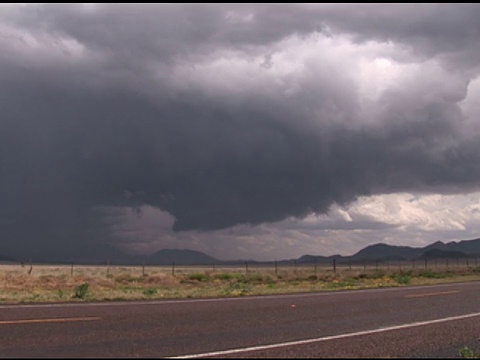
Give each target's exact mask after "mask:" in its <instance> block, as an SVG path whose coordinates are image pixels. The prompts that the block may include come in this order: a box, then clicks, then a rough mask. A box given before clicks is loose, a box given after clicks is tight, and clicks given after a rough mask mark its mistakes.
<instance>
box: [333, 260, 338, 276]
mask: <svg viewBox="0 0 480 360" xmlns="http://www.w3.org/2000/svg"><path fill="white" fill-rule="evenodd" d="M335 260H336V259H335V258H333V273H336V272H337V262H336V261H335Z"/></svg>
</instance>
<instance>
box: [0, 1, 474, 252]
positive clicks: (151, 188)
mask: <svg viewBox="0 0 480 360" xmlns="http://www.w3.org/2000/svg"><path fill="white" fill-rule="evenodd" d="M360 9H361V11H362V12H363V14H364V15H363V16H360V15H361V14H362V12H360V13H359V12H358V11H360ZM390 9H391V10H390ZM430 9H433V10H432V11H433V13H434V14H437V15H438V18H439V19H438V20H440V19H446V20H445V21H446V24H447V25H448V26H447V28H448V29H449V30H448V31H444V32H445V34H444V35H442V34H443V32H440V33H438V32H436V29H437V25H435V24H436V23H435V22H434V21H433V19H432V16H433V15H432V12H431V11H430ZM449 9H451V11H450V10H449V11H447V8H442V7H439V8H436V7H434V8H427V7H426V6H421V7H420V13H423V12H425V13H426V15H425V16H421V15H418V13H416V11H417V9H415V8H410V7H408V6H394V7H393V8H390V7H378V8H377V7H374V6H373V5H371V6H363V7H362V6H360V7H358V6H356V5H355V6H354V5H352V9H347V8H346V7H345V6H341V7H340V8H336V7H331V6H324V7H322V6H320V7H318V8H317V7H310V6H303V7H302V6H294V5H255V6H254V5H218V6H216V5H195V4H193V5H176V4H172V5H150V4H148V5H138V6H133V5H121V4H120V5H114V6H113V5H112V6H110V5H95V6H94V8H93V9H90V8H85V6H83V5H68V6H67V5H45V6H28V7H24V8H18V9H17V8H15V9H9V10H5V11H4V12H3V15H2V17H0V25H2V27H1V31H2V35H1V36H0V46H1V48H2V49H3V50H4V51H3V52H2V53H1V54H0V196H1V203H0V226H1V229H2V240H1V241H2V243H1V244H2V247H3V249H5V251H6V252H8V253H12V254H21V253H27V252H29V253H30V254H31V255H30V256H46V255H47V254H48V255H49V256H52V257H53V255H52V254H56V256H57V255H58V256H60V254H63V255H64V256H65V254H68V256H74V255H77V256H79V252H80V251H87V252H89V251H92V249H95V250H96V251H97V252H98V253H100V252H101V248H100V245H99V244H101V243H107V242H109V241H111V240H112V238H111V234H110V233H109V226H110V225H111V221H115V219H116V217H115V214H113V213H110V211H112V210H111V209H112V207H122V206H128V207H140V206H142V205H151V206H154V207H157V208H159V209H162V210H164V211H167V212H169V213H170V214H171V215H173V216H174V217H175V219H176V220H175V223H174V230H178V231H181V230H190V229H196V230H213V229H221V228H227V227H230V226H233V225H236V224H242V223H245V224H260V223H263V222H274V221H279V220H282V219H285V218H288V217H291V216H293V217H302V216H306V215H308V214H310V213H312V212H313V213H325V212H326V211H327V210H328V208H329V207H330V205H331V204H333V203H338V204H347V203H348V202H350V201H352V200H354V199H355V198H356V197H357V196H359V195H367V194H373V193H382V192H392V191H397V190H403V189H422V190H428V189H437V190H438V189H441V191H444V192H448V191H457V189H458V188H464V187H466V186H467V187H470V188H474V187H476V186H478V185H479V180H480V169H479V164H480V162H479V160H480V159H479V155H478V154H479V153H480V152H479V151H478V150H480V149H479V145H477V144H479V143H480V142H479V141H478V136H470V137H469V138H464V137H463V136H462V135H461V132H460V131H459V128H461V122H462V113H461V110H460V108H459V106H458V104H457V102H458V101H459V100H461V99H462V97H463V96H465V92H466V87H467V85H468V80H469V78H468V77H466V76H465V75H464V74H462V73H460V74H459V78H460V83H461V84H463V86H464V88H465V89H464V90H463V93H462V91H460V92H459V94H460V95H458V94H454V95H453V97H452V98H449V97H448V91H446V92H445V91H442V90H441V89H440V90H439V89H437V88H436V87H435V83H434V82H432V84H433V85H431V86H426V87H424V88H421V87H419V88H417V85H418V84H417V83H415V82H412V83H410V84H409V83H408V82H407V83H406V85H405V84H404V85H403V87H400V88H397V89H396V90H392V91H390V92H385V93H384V94H383V95H382V97H381V98H380V100H379V101H378V103H379V107H378V110H377V111H376V112H375V114H374V115H372V116H373V117H374V118H375V122H374V124H373V125H372V124H370V123H362V121H360V120H359V119H357V114H358V113H359V111H360V108H359V105H358V99H357V97H358V95H357V93H356V89H355V86H352V81H353V80H352V79H351V78H350V77H349V75H348V74H343V72H342V69H340V70H332V69H326V67H325V66H324V65H323V64H320V65H318V64H307V65H306V66H304V67H305V70H304V71H305V73H304V75H302V76H299V78H298V83H299V84H300V85H299V88H300V90H299V91H298V92H297V93H296V95H293V96H290V97H288V98H287V97H282V96H280V95H279V94H280V91H278V92H275V91H274V90H275V89H273V90H272V91H273V92H271V93H269V92H264V91H262V90H261V89H259V88H255V87H253V88H252V89H248V86H246V88H247V89H246V91H244V92H240V93H239V94H238V95H237V96H236V95H235V94H234V93H228V92H225V93H222V92H221V91H220V92H219V93H215V94H217V95H218V96H212V95H211V94H210V93H208V91H206V90H207V89H208V88H209V86H210V85H209V84H208V83H207V84H204V86H203V87H202V86H197V87H195V86H193V85H191V86H186V87H184V88H179V87H178V86H175V81H174V80H175V79H172V78H173V77H174V75H175V74H176V73H175V71H176V69H177V68H176V67H177V66H179V64H180V65H182V66H185V67H186V68H187V67H188V66H191V67H195V66H197V65H198V64H205V63H207V64H208V63H209V60H210V59H211V60H212V61H213V59H214V54H216V53H218V52H222V51H237V52H241V53H242V54H247V55H245V56H247V57H249V56H250V57H251V56H266V57H267V58H268V54H271V53H272V51H273V50H271V49H270V47H271V46H273V45H274V44H276V43H278V42H279V41H282V40H283V39H286V38H288V37H289V36H297V37H298V38H299V39H301V38H302V36H307V35H308V34H311V33H315V32H317V33H318V32H322V31H324V30H325V29H326V27H325V26H327V27H329V26H330V27H332V29H334V28H335V27H338V28H340V29H345V30H342V31H347V32H355V33H356V34H357V36H358V38H359V39H361V40H367V39H369V38H372V39H375V40H379V41H383V40H396V39H397V38H398V39H399V41H400V42H402V43H406V44H409V45H411V46H413V47H414V48H415V49H417V48H416V46H417V45H418V44H419V38H422V39H423V40H422V41H420V43H421V45H422V48H423V45H425V44H424V43H425V42H429V41H430V40H429V39H430V38H431V36H433V37H434V38H433V40H432V41H431V42H429V45H430V49H433V50H432V51H431V53H434V52H435V51H436V50H434V49H438V48H442V49H445V48H446V46H447V45H446V44H450V43H451V42H453V41H454V40H455V36H459V37H461V38H462V39H463V35H464V34H463V33H462V32H461V31H460V33H459V34H458V35H455V34H456V33H455V31H456V28H455V27H454V26H453V25H451V26H450V25H449V24H457V23H462V24H463V22H462V21H463V19H466V21H467V24H472V26H468V28H469V29H471V30H472V29H478V27H475V26H477V25H478V24H477V23H476V22H475V21H474V18H473V15H472V13H473V12H476V11H477V9H478V7H476V6H471V7H470V6H464V7H462V6H459V7H455V6H453V5H452V6H450V7H449ZM370 10H372V11H373V12H374V13H375V14H377V15H378V16H377V17H374V20H373V22H371V21H368V24H369V25H368V26H367V24H366V23H365V17H368V18H369V16H368V15H366V13H368V11H370ZM396 11H400V13H401V14H402V15H406V14H414V15H415V14H416V15H415V16H416V18H414V20H413V25H412V26H413V30H412V29H411V28H410V27H409V26H410V25H409V24H408V21H411V20H408V19H407V18H406V19H403V20H398V21H397V22H396V23H392V22H391V21H390V20H391V19H392V18H393V14H394V13H395V12H396ZM412 16H413V15H412ZM424 19H426V20H425V21H423V20H424ZM357 20H358V24H357V25H358V26H356V23H355V21H357ZM403 21H405V22H403ZM347 28H348V29H347ZM406 28H408V29H410V30H404V29H406ZM422 29H425V32H424V33H422ZM325 31H326V30H325ZM472 31H473V30H472ZM467 40H468V39H467ZM467 40H465V41H464V42H463V43H458V42H457V43H456V44H455V46H454V48H451V49H450V48H448V49H447V50H448V51H450V50H451V51H455V50H458V49H459V48H462V47H467V45H468V44H469V42H468V41H467ZM272 44H273V45H272ZM442 44H443V45H442ZM462 44H463V45H462ZM461 50H462V51H463V50H464V49H463V48H462V49H461ZM418 51H423V50H420V49H418ZM414 52H415V51H414ZM268 59H269V61H272V59H271V58H268ZM232 66H233V67H232V72H235V71H236V69H235V67H234V65H232ZM264 71H268V66H267V68H266V69H264ZM332 71H333V74H335V76H330V75H331V74H332ZM335 71H337V73H335ZM218 76H221V75H218ZM272 84H273V83H272ZM267 85H268V84H267ZM242 86H244V87H245V85H241V84H239V85H238V87H239V91H240V90H245V89H243V88H242ZM408 86H412V87H413V88H412V90H411V89H408ZM461 87H462V86H460V88H461ZM431 92H433V95H436V97H435V96H433V97H430V98H425V95H426V94H429V93H431ZM272 94H273V95H272ZM462 94H463V95H462ZM312 109H313V110H312ZM318 109H320V110H321V111H320V112H319V111H318ZM102 209H107V210H102ZM108 209H110V210H108ZM83 248H86V249H87V250H81V249H83ZM26 249H28V251H26Z"/></svg>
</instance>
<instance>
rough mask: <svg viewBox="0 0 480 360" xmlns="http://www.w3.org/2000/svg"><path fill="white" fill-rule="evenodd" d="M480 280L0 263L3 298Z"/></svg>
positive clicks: (477, 270)
mask: <svg viewBox="0 0 480 360" xmlns="http://www.w3.org/2000/svg"><path fill="white" fill-rule="evenodd" d="M463 281H480V267H478V266H450V267H449V268H444V267H440V268H437V267H434V268H431V269H429V268H421V267H417V268H406V267H404V268H402V269H400V268H394V267H388V268H386V267H380V268H379V267H371V268H365V267H338V268H336V269H335V271H334V269H332V268H331V267H326V266H325V267H320V266H319V267H318V268H317V267H315V268H314V267H313V266H312V265H309V266H298V267H285V266H282V267H278V268H273V267H265V266H264V267H252V266H250V267H248V268H246V267H219V266H217V267H213V266H210V267H200V266H183V267H174V266H142V265H140V266H107V265H105V266H81V265H75V266H71V265H40V264H32V265H30V264H24V265H20V264H3V265H0V303H3V304H6V303H34V302H35V303H38V302H72V301H116V300H140V299H143V300H145V299H170V298H171V299H175V298H177V299H178V298H207V297H226V296H230V297H232V296H249V295H268V294H285V293H295V292H312V291H334V290H345V289H352V290H353V289H365V288H378V287H393V286H405V285H428V284H438V283H446V282H463Z"/></svg>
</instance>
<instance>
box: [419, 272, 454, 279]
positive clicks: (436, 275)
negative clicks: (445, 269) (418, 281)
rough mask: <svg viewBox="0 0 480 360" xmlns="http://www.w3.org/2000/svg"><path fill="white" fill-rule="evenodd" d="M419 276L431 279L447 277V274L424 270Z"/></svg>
mask: <svg viewBox="0 0 480 360" xmlns="http://www.w3.org/2000/svg"><path fill="white" fill-rule="evenodd" d="M418 276H420V277H424V278H429V279H443V278H446V277H447V275H446V274H442V273H437V272H433V271H431V270H426V271H422V272H421V273H420V274H418Z"/></svg>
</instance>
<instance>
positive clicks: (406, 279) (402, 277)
mask: <svg viewBox="0 0 480 360" xmlns="http://www.w3.org/2000/svg"><path fill="white" fill-rule="evenodd" d="M391 278H392V279H393V280H395V281H396V282H397V283H399V284H402V285H408V284H410V282H411V281H412V277H411V276H410V275H409V274H407V273H403V274H397V275H392V276H391Z"/></svg>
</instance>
